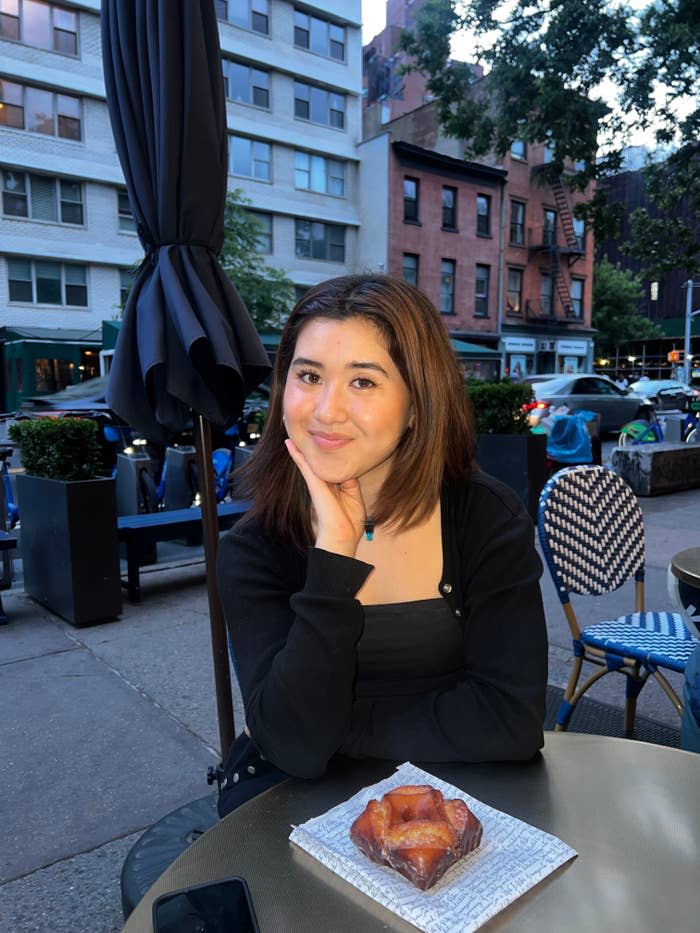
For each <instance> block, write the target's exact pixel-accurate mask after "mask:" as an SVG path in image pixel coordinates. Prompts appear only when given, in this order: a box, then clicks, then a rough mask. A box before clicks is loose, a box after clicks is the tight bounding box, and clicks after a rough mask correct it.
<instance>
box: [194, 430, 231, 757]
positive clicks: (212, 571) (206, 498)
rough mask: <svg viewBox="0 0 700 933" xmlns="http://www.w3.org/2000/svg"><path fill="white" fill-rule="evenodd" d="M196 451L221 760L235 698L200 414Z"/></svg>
mask: <svg viewBox="0 0 700 933" xmlns="http://www.w3.org/2000/svg"><path fill="white" fill-rule="evenodd" d="M192 414H193V418H194V433H195V447H196V450H197V473H198V474H199V494H200V499H201V504H202V537H203V540H204V560H205V563H206V567H207V594H208V596H209V622H210V624H211V648H212V654H213V660H214V684H215V686H216V710H217V713H218V717H219V741H220V742H221V759H222V761H225V760H226V755H227V754H228V750H229V748H230V747H231V744H232V743H233V739H234V728H233V698H232V695H231V669H230V667H229V661H228V639H227V637H226V623H225V621H224V611H223V609H222V607H221V600H220V599H219V591H218V589H217V587H216V552H217V549H218V546H219V522H218V517H217V514H216V490H215V488H214V470H213V469H212V461H211V455H212V450H211V428H210V426H209V422H208V421H207V420H206V419H205V418H204V417H203V416H202V415H200V414H197V413H196V412H193V413H192Z"/></svg>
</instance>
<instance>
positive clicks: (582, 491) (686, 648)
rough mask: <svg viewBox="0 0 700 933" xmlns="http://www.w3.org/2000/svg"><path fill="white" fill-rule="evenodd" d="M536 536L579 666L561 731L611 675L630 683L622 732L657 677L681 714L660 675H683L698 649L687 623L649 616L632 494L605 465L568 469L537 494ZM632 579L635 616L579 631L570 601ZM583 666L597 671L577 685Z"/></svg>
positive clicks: (562, 711)
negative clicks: (584, 698) (666, 672)
mask: <svg viewBox="0 0 700 933" xmlns="http://www.w3.org/2000/svg"><path fill="white" fill-rule="evenodd" d="M537 530H538V534H539V538H540V543H541V545H542V550H543V552H544V557H545V560H546V562H547V566H548V567H549V571H550V573H551V575H552V579H553V581H554V585H555V587H556V590H557V594H558V596H559V599H560V600H561V602H562V605H563V607H564V613H565V615H566V619H567V621H568V623H569V628H570V630H571V635H572V638H573V648H574V660H573V665H572V668H571V673H570V675H569V681H568V684H567V686H566V690H565V691H564V697H563V699H562V702H561V706H560V708H559V714H558V716H557V723H556V726H555V730H556V731H563V730H565V729H566V728H567V726H568V724H569V719H570V717H571V714H572V712H573V710H574V709H575V707H576V704H577V703H578V701H579V700H580V699H581V697H582V696H583V695H584V694H585V693H586V691H587V690H588V689H589V687H591V686H592V685H593V684H594V683H595V682H596V681H597V680H600V678H601V677H603V676H604V675H605V674H608V673H610V672H611V671H617V672H619V673H621V674H624V675H625V676H626V678H627V681H626V694H625V717H624V728H625V731H626V732H627V733H631V732H632V730H633V728H634V717H635V711H636V704H637V697H638V696H639V693H640V691H641V689H642V687H643V686H644V684H645V683H646V682H647V679H648V678H649V675H653V676H654V678H655V679H656V680H657V681H658V683H659V684H660V685H661V687H662V688H663V689H664V691H665V693H666V695H667V696H668V697H669V699H670V700H671V702H672V703H673V705H674V706H675V708H676V710H677V712H678V713H679V714H680V713H682V711H683V704H682V702H681V700H680V699H679V697H678V694H677V693H676V692H675V690H674V689H673V687H672V686H671V684H670V683H669V682H668V680H667V679H666V677H664V675H663V674H662V673H661V670H660V668H663V669H666V670H671V671H677V672H679V673H683V672H684V671H685V667H686V664H687V662H688V658H689V657H690V655H691V654H692V652H693V649H694V648H695V646H696V645H697V644H698V642H697V641H696V639H694V638H693V636H692V635H691V633H690V632H689V631H688V629H687V628H686V626H685V624H684V621H683V617H682V616H680V615H678V614H677V613H672V612H647V611H645V610H644V522H643V519H642V511H641V509H640V508H639V504H638V503H637V500H636V498H635V495H634V493H633V492H632V490H631V489H630V487H629V486H628V485H627V483H626V482H625V481H624V480H623V479H622V478H621V477H620V476H618V475H617V474H616V473H612V472H611V471H610V470H607V469H605V468H604V467H601V466H591V465H586V466H574V467H567V468H566V469H564V470H560V471H559V472H558V473H555V474H554V476H552V477H551V479H549V480H548V482H547V483H546V485H545V487H544V489H543V490H542V493H541V495H540V502H539V512H538V521H537ZM632 577H634V579H635V602H636V606H635V610H636V611H635V612H634V613H632V614H630V615H625V616H620V617H619V618H618V619H614V620H608V621H604V622H596V623H594V624H592V625H588V626H586V627H585V628H583V629H581V628H580V627H579V623H578V620H577V618H576V613H575V612H574V609H573V607H572V605H571V602H570V599H569V594H571V593H574V594H579V595H584V596H599V595H601V594H603V593H611V592H613V590H616V589H618V588H619V587H620V586H622V584H623V583H625V582H626V581H627V580H629V579H631V578H632ZM584 661H588V662H590V663H591V664H594V665H596V666H597V667H599V668H600V670H597V671H595V672H594V673H593V674H591V675H590V677H588V679H587V680H585V681H584V682H583V684H581V686H578V681H579V677H580V675H581V667H582V664H583V662H584Z"/></svg>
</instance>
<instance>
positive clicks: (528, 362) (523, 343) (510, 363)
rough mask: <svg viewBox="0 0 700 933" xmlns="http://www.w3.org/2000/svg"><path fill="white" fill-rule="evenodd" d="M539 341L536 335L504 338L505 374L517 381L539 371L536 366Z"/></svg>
mask: <svg viewBox="0 0 700 933" xmlns="http://www.w3.org/2000/svg"><path fill="white" fill-rule="evenodd" d="M536 351H537V341H536V340H535V338H534V337H504V338H503V357H504V359H503V362H504V367H503V376H506V377H508V378H509V379H514V380H515V381H516V382H517V381H518V380H520V379H522V378H523V377H524V376H531V375H532V374H533V373H536V372H539V370H537V369H536V368H535V354H536Z"/></svg>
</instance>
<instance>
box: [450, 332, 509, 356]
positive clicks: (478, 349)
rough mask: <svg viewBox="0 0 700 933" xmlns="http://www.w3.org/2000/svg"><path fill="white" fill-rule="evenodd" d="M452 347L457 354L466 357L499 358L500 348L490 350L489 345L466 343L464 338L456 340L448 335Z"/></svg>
mask: <svg viewBox="0 0 700 933" xmlns="http://www.w3.org/2000/svg"><path fill="white" fill-rule="evenodd" d="M450 343H451V344H452V349H453V350H454V351H455V353H456V354H457V356H463V357H466V358H467V359H480V360H492V359H494V360H495V359H500V357H501V351H500V350H491V349H490V348H489V347H482V346H480V345H479V344H478V343H468V342H467V341H466V340H457V338H456V337H450Z"/></svg>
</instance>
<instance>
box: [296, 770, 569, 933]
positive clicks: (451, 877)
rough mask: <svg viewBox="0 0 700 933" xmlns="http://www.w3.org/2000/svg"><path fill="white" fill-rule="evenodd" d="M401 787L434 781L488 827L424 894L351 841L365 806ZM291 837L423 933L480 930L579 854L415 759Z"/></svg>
mask: <svg viewBox="0 0 700 933" xmlns="http://www.w3.org/2000/svg"><path fill="white" fill-rule="evenodd" d="M402 784H430V785H431V786H432V787H435V788H437V790H440V791H442V794H443V796H444V797H445V798H446V799H449V798H452V797H461V799H462V800H464V801H465V803H466V804H467V806H468V807H469V809H470V810H472V812H473V813H474V814H475V815H476V816H477V817H478V818H479V820H480V821H481V823H482V825H483V828H484V835H483V839H482V842H481V845H480V847H479V848H478V849H477V850H476V851H474V852H471V853H470V854H469V855H467V856H465V858H463V859H461V861H459V862H457V864H456V865H453V866H452V868H450V869H449V870H448V871H447V872H446V874H445V875H443V877H442V878H441V879H440V881H438V883H437V884H436V885H435V887H433V888H431V889H430V890H428V891H420V890H418V888H415V887H414V886H413V885H412V884H411V883H410V882H409V881H407V880H406V879H405V878H404V877H403V876H402V875H400V874H398V872H396V871H394V870H393V869H391V868H387V867H385V866H383V865H377V864H375V863H374V862H371V861H370V860H369V859H368V858H367V857H366V856H364V855H363V854H362V853H361V852H360V851H359V849H357V848H356V847H355V845H354V844H353V843H352V842H351V840H350V835H349V831H350V826H351V824H352V822H353V820H354V819H355V818H356V817H357V816H358V815H359V814H360V813H361V812H362V810H364V808H365V806H366V805H367V803H368V802H369V801H370V800H372V799H373V798H376V799H379V798H381V797H382V796H383V795H384V794H385V793H387V791H390V790H391V789H392V788H394V787H399V786H401V785H402ZM289 838H290V840H291V841H292V842H294V843H296V845H298V846H300V847H301V848H302V849H304V850H305V851H306V852H308V853H309V854H310V855H312V856H313V857H314V858H316V859H318V860H319V861H320V862H322V863H323V864H324V865H325V866H326V867H327V868H330V869H331V871H334V872H335V873H336V874H338V875H340V877H341V878H344V879H345V880H346V881H349V882H350V884H352V885H354V886H355V887H356V888H359V889H360V891H363V892H364V893H365V894H367V895H369V897H372V898H374V900H376V901H377V902H378V903H380V904H382V905H383V906H384V907H387V908H388V909H389V910H391V911H393V912H394V913H396V914H398V915H399V916H400V917H403V919H404V920H407V921H408V922H409V923H412V924H413V925H414V926H416V927H418V929H419V930H424V931H425V933H470V931H472V930H476V929H478V928H479V927H480V926H482V924H484V923H486V921H487V920H490V919H491V917H494V916H495V915H496V914H497V913H499V911H501V910H503V908H504V907H507V906H508V904H511V903H512V902H513V901H514V900H516V899H517V898H518V897H520V896H521V895H522V894H524V893H525V892H526V891H528V890H529V889H530V888H532V887H533V886H534V885H536V884H537V883H538V882H539V881H541V880H542V879H543V878H545V877H546V876H547V875H549V874H550V873H551V872H553V871H554V870H555V869H556V868H558V867H559V866H560V865H563V864H564V863H565V862H568V861H569V860H570V859H572V858H574V857H575V856H576V854H577V853H576V852H575V850H574V849H572V848H570V846H568V845H566V844H565V843H563V842H562V841H561V840H560V839H557V838H556V836H552V835H550V834H549V833H545V832H543V831H542V830H539V829H535V827H534V826H529V825H528V824H527V823H523V822H522V820H518V819H515V817H512V816H509V815H508V814H507V813H502V812H501V811H500V810H495V809H494V808H493V807H489V806H487V805H486V804H485V803H482V802H481V801H480V800H476V799H475V798H474V797H470V796H469V794H465V793H464V792H463V791H461V790H459V789H458V788H457V787H454V786H453V785H451V784H447V783H446V782H445V781H441V780H439V779H438V778H436V777H434V776H433V775H432V774H428V773H427V772H425V771H423V770H422V769H421V768H417V767H415V765H412V764H411V763H410V762H406V763H405V764H402V765H400V766H399V767H398V768H397V769H396V771H395V773H394V774H393V775H391V777H388V778H386V779H385V780H383V781H379V783H377V784H373V785H372V786H371V787H365V788H363V789H362V790H361V791H359V792H358V793H357V794H355V795H354V797H351V798H350V799H349V800H346V801H345V802H344V803H341V804H338V806H337V807H333V809H332V810H329V811H328V812H327V813H324V814H323V815H322V816H316V817H313V819H310V820H308V821H307V822H306V823H303V824H302V825H301V826H296V827H294V828H293V830H292V833H291V835H290V837H289Z"/></svg>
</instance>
